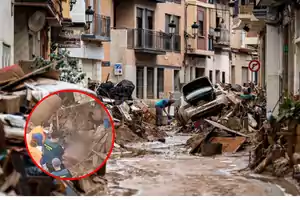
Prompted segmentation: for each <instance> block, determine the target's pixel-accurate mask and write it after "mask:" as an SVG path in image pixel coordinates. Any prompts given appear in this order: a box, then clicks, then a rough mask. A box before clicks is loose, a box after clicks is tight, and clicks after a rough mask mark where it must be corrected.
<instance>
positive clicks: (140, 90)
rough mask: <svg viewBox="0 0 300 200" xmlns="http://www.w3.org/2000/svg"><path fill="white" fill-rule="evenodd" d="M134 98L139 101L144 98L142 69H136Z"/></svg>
mask: <svg viewBox="0 0 300 200" xmlns="http://www.w3.org/2000/svg"><path fill="white" fill-rule="evenodd" d="M136 97H137V98H139V99H143V97H144V67H137V69H136Z"/></svg>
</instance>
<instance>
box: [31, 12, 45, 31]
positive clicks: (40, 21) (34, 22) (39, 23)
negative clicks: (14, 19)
mask: <svg viewBox="0 0 300 200" xmlns="http://www.w3.org/2000/svg"><path fill="white" fill-rule="evenodd" d="M45 24H46V14H45V13H44V12H41V11H36V12H35V13H33V15H31V16H30V18H29V19H28V28H29V29H30V30H31V31H33V32H39V31H40V30H42V28H43V27H44V26H45Z"/></svg>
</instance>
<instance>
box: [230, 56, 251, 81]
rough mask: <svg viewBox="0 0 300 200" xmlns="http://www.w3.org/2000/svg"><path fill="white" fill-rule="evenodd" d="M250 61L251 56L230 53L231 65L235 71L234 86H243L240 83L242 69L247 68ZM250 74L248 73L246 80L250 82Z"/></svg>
mask: <svg viewBox="0 0 300 200" xmlns="http://www.w3.org/2000/svg"><path fill="white" fill-rule="evenodd" d="M250 60H251V56H250V55H248V54H244V53H243V54H242V53H232V65H234V66H235V67H234V69H235V72H234V73H235V84H243V81H242V69H243V67H248V63H249V61H250ZM251 75H252V74H251V72H250V71H249V72H248V80H249V81H250V80H251Z"/></svg>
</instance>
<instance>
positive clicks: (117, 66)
mask: <svg viewBox="0 0 300 200" xmlns="http://www.w3.org/2000/svg"><path fill="white" fill-rule="evenodd" d="M114 74H115V76H121V75H122V74H123V68H122V64H121V63H116V64H115V65H114Z"/></svg>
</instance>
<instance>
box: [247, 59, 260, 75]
mask: <svg viewBox="0 0 300 200" xmlns="http://www.w3.org/2000/svg"><path fill="white" fill-rule="evenodd" d="M254 62H256V63H257V65H258V68H257V70H253V69H252V68H251V64H252V63H254ZM248 68H249V70H250V71H251V72H258V71H259V70H260V62H259V61H258V60H251V61H250V62H249V65H248Z"/></svg>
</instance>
